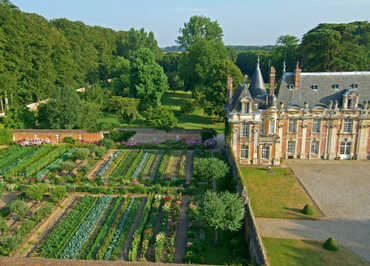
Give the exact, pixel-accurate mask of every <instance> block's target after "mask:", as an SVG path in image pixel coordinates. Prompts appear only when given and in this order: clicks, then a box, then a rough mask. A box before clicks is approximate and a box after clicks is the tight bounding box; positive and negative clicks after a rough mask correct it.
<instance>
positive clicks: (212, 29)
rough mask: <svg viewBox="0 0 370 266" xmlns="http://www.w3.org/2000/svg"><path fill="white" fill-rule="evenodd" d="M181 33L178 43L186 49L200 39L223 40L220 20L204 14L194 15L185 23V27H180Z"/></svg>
mask: <svg viewBox="0 0 370 266" xmlns="http://www.w3.org/2000/svg"><path fill="white" fill-rule="evenodd" d="M180 33H181V35H180V36H179V37H178V38H177V43H178V44H180V46H181V47H182V48H185V49H188V48H189V47H190V46H191V45H192V44H194V43H195V42H196V41H198V40H200V39H204V40H209V41H216V42H222V37H223V32H222V28H221V27H220V25H219V24H218V22H217V21H216V20H215V21H211V19H210V18H207V17H204V16H192V17H191V18H190V20H189V22H187V23H184V27H183V28H180Z"/></svg>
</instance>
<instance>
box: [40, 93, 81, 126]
mask: <svg viewBox="0 0 370 266" xmlns="http://www.w3.org/2000/svg"><path fill="white" fill-rule="evenodd" d="M38 115H39V117H38V120H39V124H40V126H41V127H42V128H51V129H72V128H74V127H76V126H78V125H79V122H80V118H81V100H80V97H79V96H78V94H77V92H76V90H75V89H73V88H70V87H66V88H58V89H56V90H55V91H54V92H53V95H52V97H51V99H50V100H49V101H48V102H47V103H45V104H41V105H40V107H39V110H38Z"/></svg>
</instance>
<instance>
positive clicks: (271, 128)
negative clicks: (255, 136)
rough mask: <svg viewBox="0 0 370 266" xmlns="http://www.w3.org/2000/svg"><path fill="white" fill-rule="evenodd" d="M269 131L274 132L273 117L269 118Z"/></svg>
mask: <svg viewBox="0 0 370 266" xmlns="http://www.w3.org/2000/svg"><path fill="white" fill-rule="evenodd" d="M269 133H270V134H275V119H271V120H270V125H269Z"/></svg>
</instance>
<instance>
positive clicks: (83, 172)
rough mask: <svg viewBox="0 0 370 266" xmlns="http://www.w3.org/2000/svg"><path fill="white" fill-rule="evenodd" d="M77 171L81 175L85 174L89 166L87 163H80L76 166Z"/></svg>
mask: <svg viewBox="0 0 370 266" xmlns="http://www.w3.org/2000/svg"><path fill="white" fill-rule="evenodd" d="M78 171H79V172H80V173H81V174H82V175H86V174H87V171H89V167H88V166H87V165H81V166H80V167H79V168H78Z"/></svg>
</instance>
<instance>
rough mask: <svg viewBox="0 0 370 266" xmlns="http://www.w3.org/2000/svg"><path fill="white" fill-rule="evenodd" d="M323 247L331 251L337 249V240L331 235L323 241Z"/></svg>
mask: <svg viewBox="0 0 370 266" xmlns="http://www.w3.org/2000/svg"><path fill="white" fill-rule="evenodd" d="M323 247H324V248H325V249H327V250H332V251H337V250H338V249H339V245H338V243H337V241H336V240H335V239H334V238H332V237H330V238H328V240H326V241H325V243H324V244H323Z"/></svg>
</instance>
